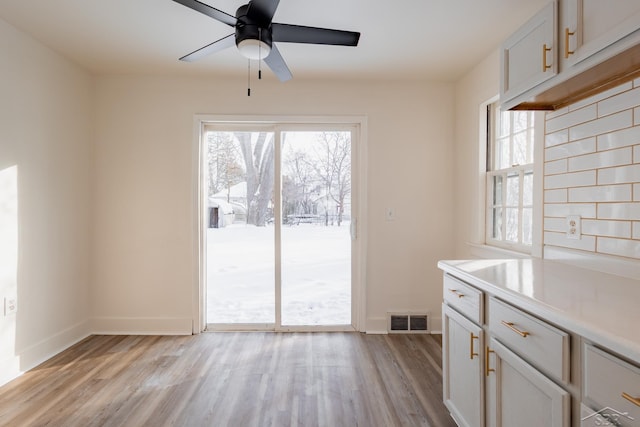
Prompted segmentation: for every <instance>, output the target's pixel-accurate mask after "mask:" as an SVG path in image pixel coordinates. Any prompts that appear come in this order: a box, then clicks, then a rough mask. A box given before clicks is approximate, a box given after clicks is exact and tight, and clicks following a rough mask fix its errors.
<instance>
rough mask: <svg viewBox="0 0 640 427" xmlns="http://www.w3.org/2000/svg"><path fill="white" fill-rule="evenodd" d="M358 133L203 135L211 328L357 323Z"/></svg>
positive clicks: (224, 129) (211, 130)
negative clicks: (355, 161) (355, 155)
mask: <svg viewBox="0 0 640 427" xmlns="http://www.w3.org/2000/svg"><path fill="white" fill-rule="evenodd" d="M353 135H354V130H353V129H352V128H345V127H344V126H342V128H340V127H339V126H332V127H327V126H319V125H314V126H299V125H298V126H295V127H292V126H285V125H270V126H269V127H260V126H258V125H255V126H252V125H249V124H242V125H241V126H240V125H231V124H217V125H210V126H206V127H205V129H204V131H203V140H204V141H205V147H204V148H205V152H206V156H207V157H206V162H207V169H208V173H207V174H205V175H206V180H207V183H206V187H207V188H208V192H207V196H208V197H207V215H206V235H205V241H206V317H207V324H208V328H209V329H238V330H241V329H276V330H281V329H296V328H323V329H327V328H335V327H340V326H344V327H348V326H350V325H352V323H353V321H352V305H353V301H352V287H353V285H352V282H353V280H352V273H351V270H352V246H353V239H352V237H353V236H352V230H353V229H354V227H353V226H352V216H353V215H352V206H353V201H352V198H353V194H352V179H351V177H352V161H351V159H352V156H353V149H354V147H353Z"/></svg>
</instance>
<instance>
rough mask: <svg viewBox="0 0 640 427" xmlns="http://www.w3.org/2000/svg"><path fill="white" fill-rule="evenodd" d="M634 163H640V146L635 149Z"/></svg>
mask: <svg viewBox="0 0 640 427" xmlns="http://www.w3.org/2000/svg"><path fill="white" fill-rule="evenodd" d="M633 163H640V145H636V146H635V147H633Z"/></svg>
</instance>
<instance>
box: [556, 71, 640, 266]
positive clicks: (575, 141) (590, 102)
mask: <svg viewBox="0 0 640 427" xmlns="http://www.w3.org/2000/svg"><path fill="white" fill-rule="evenodd" d="M544 151H545V167H544V175H545V176H544V244H545V245H547V246H557V247H564V248H571V249H578V250H581V251H587V252H591V253H597V254H604V255H609V256H615V257H623V258H631V259H636V260H640V79H636V80H635V81H634V82H628V83H625V84H623V85H620V86H618V87H616V88H613V89H609V90H607V91H606V92H603V93H600V94H598V95H595V96H593V97H591V98H589V99H586V100H582V101H580V102H578V103H576V104H573V105H570V106H568V107H565V108H563V109H561V110H559V111H554V112H552V113H548V114H547V116H546V121H545V150H544ZM568 215H580V216H581V217H582V224H581V225H582V236H581V238H580V239H569V238H568V237H567V234H566V216H568Z"/></svg>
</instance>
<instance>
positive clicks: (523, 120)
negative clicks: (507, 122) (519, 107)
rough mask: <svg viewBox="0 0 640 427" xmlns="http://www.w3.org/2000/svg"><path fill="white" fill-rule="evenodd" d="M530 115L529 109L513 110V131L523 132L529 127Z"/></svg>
mask: <svg viewBox="0 0 640 427" xmlns="http://www.w3.org/2000/svg"><path fill="white" fill-rule="evenodd" d="M528 117H529V112H528V111H514V112H513V132H514V133H515V132H522V131H523V130H525V129H527V119H528Z"/></svg>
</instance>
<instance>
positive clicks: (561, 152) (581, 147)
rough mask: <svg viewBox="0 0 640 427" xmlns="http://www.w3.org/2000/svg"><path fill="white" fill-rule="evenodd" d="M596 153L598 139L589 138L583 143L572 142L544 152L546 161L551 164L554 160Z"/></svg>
mask: <svg viewBox="0 0 640 427" xmlns="http://www.w3.org/2000/svg"><path fill="white" fill-rule="evenodd" d="M595 152H596V139H595V138H588V139H583V140H582V141H575V142H570V143H568V144H562V145H558V146H555V147H551V148H546V149H545V150H544V160H545V161H547V162H550V161H552V160H558V159H564V158H566V157H574V156H580V155H582V154H589V153H595Z"/></svg>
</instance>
